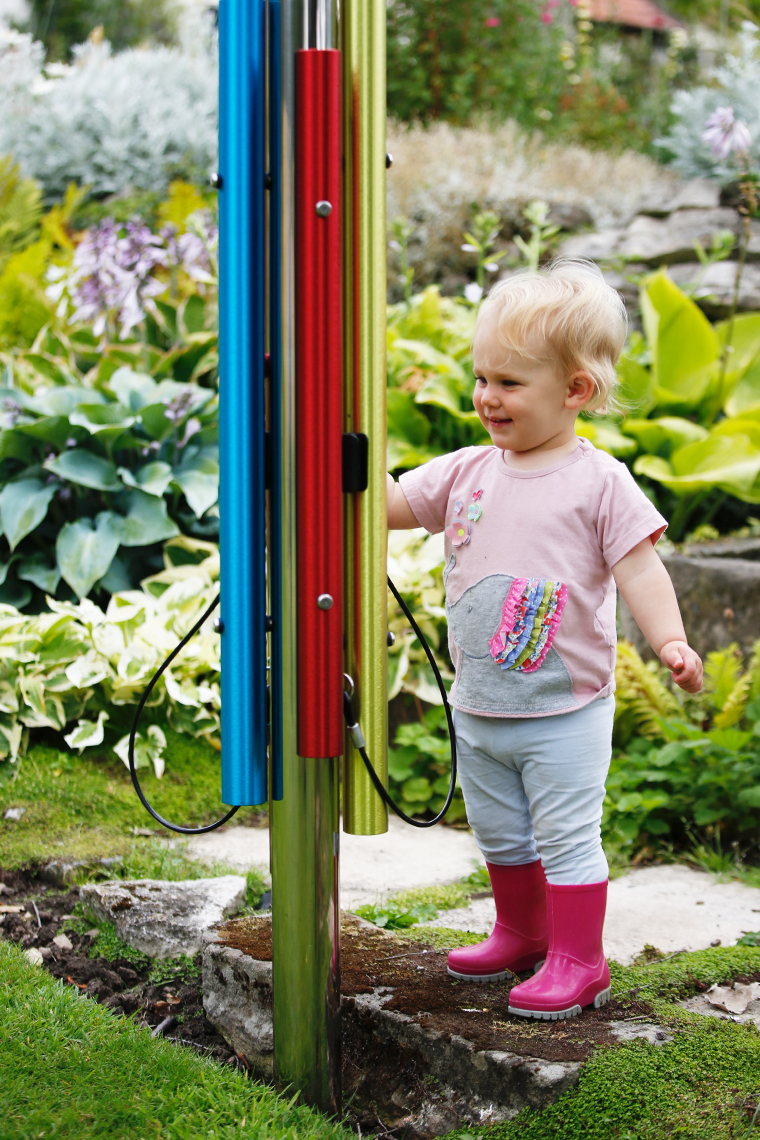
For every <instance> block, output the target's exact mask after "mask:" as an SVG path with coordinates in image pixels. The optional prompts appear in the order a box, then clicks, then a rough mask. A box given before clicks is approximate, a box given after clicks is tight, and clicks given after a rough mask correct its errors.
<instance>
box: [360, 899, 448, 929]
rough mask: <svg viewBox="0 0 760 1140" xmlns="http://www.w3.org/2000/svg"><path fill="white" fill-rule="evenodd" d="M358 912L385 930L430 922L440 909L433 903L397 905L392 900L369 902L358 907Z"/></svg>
mask: <svg viewBox="0 0 760 1140" xmlns="http://www.w3.org/2000/svg"><path fill="white" fill-rule="evenodd" d="M356 913H357V914H358V915H359V917H360V918H364V919H366V920H367V922H373V923H374V924H375V926H380V927H382V928H383V929H384V930H406V929H407V928H408V927H410V926H416V925H417V923H418V922H430V920H431V919H433V918H437V916H438V911H437V910H436V909H435V907H434V906H433V905H432V903H418V904H417V905H415V906H410V907H403V906H397V905H395V904H394V903H392V902H387V903H377V904H375V903H368V904H367V905H366V906H359V907H357V908H356Z"/></svg>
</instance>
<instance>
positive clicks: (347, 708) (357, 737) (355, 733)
mask: <svg viewBox="0 0 760 1140" xmlns="http://www.w3.org/2000/svg"><path fill="white" fill-rule="evenodd" d="M388 585H389V587H390V590H391V593H392V594H393V596H394V598H395V599H396V601H397V602H398V604H399V605H400V606H401V609H402V611H403V613H404V615H405V617H406V619H407V621H408V622H409V624H410V626H411V627H412V629H413V631H414V633H415V634H416V636H417V638H418V640H419V643H420V645H421V646H422V648H423V649H424V651H425V655H426V657H427V659H428V661H429V662H430V667H431V668H432V670H433V675H434V676H435V680H436V684H437V685H438V688H439V690H440V693H441V697H442V698H443V707H444V710H445V713H446V723H447V726H448V730H449V740H450V741H451V779H450V781H449V790H448V794H447V796H446V800H445V802H444V805H443V807H442V808H441V810H440V811H439V812H438V815H436V816H435V818H434V819H428V820H420V819H413V818H412V817H411V816H409V815H407V814H406V812H403V811H402V810H401V808H400V807H398V805H397V804H395V803H394V802H393V800H392V799H391V797H390V795H389V794H388V792H387V791H386V789H385V787H384V785H383V783H382V781H381V779H380V777H379V776H378V774H377V772H376V771H375V769H374V768H373V766H372V761H371V760H370V758H369V756H368V755H367V750H366V747H365V740H364V736H363V735H362V730H361V728H360V727H359V724H358V723H357V720H356V716H355V714H354V709H353V704H352V702H351V695H350V693H348V692H346V691H344V693H343V714H344V716H345V718H346V724H347V725H348V731H349V732H350V733H351V737H352V739H353V742H354V746H355V748H356V750H357V751H358V753H359V755H360V756H361V758H362V760H363V761H364V764H365V766H366V768H367V771H368V772H369V776H370V779H371V780H372V783H373V785H374V788H375V791H376V792H377V794H378V795H379V796H380V798H381V799H382V800H383V802H384V803H386V804H387V805H388V807H389V808H391V810H392V811H394V812H395V813H396V815H397V816H398V817H399V819H403V821H404V823H408V824H409V825H410V826H411V827H433V825H434V824H436V823H440V821H441V820H442V819H443V817H444V816H445V815H446V813H447V811H448V810H449V808H450V807H451V801H452V800H453V798H454V792H455V790H456V780H457V743H456V734H455V732H454V722H453V720H452V717H451V705H450V704H449V697H448V693H447V692H446V686H445V685H444V683H443V678H442V677H441V673H440V670H439V668H438V666H437V664H436V661H435V657H434V656H433V651H432V649H431V648H430V646H429V644H428V642H427V639H426V637H425V635H424V633H423V632H422V630H421V629H420V627H419V626H418V625H417V622H416V621H415V619H414V615H413V614H412V613H411V611H410V610H409V607H408V606H407V604H406V602H405V601H404V599H403V598H402V597H401V595H400V594H399V592H398V590H397V589H396V587H395V586H394V584H393V582H392V581H391V579H390V578H388ZM218 605H219V595H218V594H217V596H216V597H215V598H214V600H213V601H212V602H211V604H210V605H209V606H208V608H207V609H206V610H205V611H204V613H203V614H202V615H201V616H200V618H199V619H198V621H197V622H196V623H195V625H194V626H193V627H192V629H191V630H190V631H189V632H188V633H186V634H185V636H184V637H183V638H182V640H181V641H180V642H179V644H178V645H177V646H176V647H175V648H174V649H173V650H172V652H171V653H170V654H169V656H168V657H167V658H166V660H165V661H164V663H163V665H161V667H160V669H158V670H157V672H156V673H155V674H154V675H153V677H152V678H151V679H150V681H149V683H148V685H147V687H146V689H145V691H144V693H143V695H142V696H141V698H140V702H139V704H138V706H137V710H136V712H135V715H134V719H133V720H132V728H131V729H130V733H129V747H128V758H129V774H130V776H131V777H132V784H133V786H134V789H135V791H136V792H137V795H138V798H139V800H140V803H141V804H142V805H143V807H144V808H145V810H146V811H147V812H149V814H150V815H152V816H153V818H154V819H155V820H156V821H157V823H160V824H161V825H162V827H167V828H169V830H170V831H176V832H179V834H180V835H204V834H205V833H206V832H208V831H215V830H216V828H217V827H221V826H222V824H224V823H227V821H228V820H230V819H232V817H233V815H234V814H235V812H236V811H238V808H237V807H233V808H230V810H229V811H228V812H227V814H226V815H223V816H222V817H221V819H218V820H216V822H215V823H209V824H207V825H206V826H205V827H181V826H180V825H179V824H177V823H170V822H169V820H167V819H164V818H163V816H160V815H159V814H158V812H157V811H155V810H154V808H153V807H152V806H151V804H150V803H149V802H148V800H147V798H146V796H145V793H144V792H143V790H142V788H141V787H140V781H139V780H138V778H137V768H136V765H135V737H136V736H137V728H138V725H139V723H140V717H141V716H142V713H143V709H144V708H145V705H146V703H147V701H148V698H149V697H150V694H151V693H152V692H153V690H154V688H155V687H156V684H157V682H158V680H159V678H160V677H161V676H162V675H163V674H164V672H165V671H166V670H167V669H168V668H169V666H170V665H171V663H172V661H173V660H174V658H175V657H176V656H177V654H178V653H179V652H180V650H182V649H184V647H185V646H186V645H187V643H188V641H190V639H191V638H193V637H195V635H196V633H197V632H198V630H199V629H200V628H201V626H202V625H203V623H204V622H205V621H206V619H207V618H208V617H209V616H210V614H212V613H213V612H214V610H215V609H216V607H217V606H218Z"/></svg>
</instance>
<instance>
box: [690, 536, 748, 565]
mask: <svg viewBox="0 0 760 1140" xmlns="http://www.w3.org/2000/svg"><path fill="white" fill-rule="evenodd" d="M681 553H682V554H685V555H686V557H687V558H742V559H745V560H746V561H748V562H760V538H717V539H715V541H714V542H689V543H687V544H686V545H685V546H684V547H683V548H682V551H681Z"/></svg>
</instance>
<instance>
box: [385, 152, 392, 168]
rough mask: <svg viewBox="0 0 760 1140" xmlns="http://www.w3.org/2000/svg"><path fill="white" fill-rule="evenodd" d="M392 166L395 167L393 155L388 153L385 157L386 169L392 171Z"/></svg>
mask: <svg viewBox="0 0 760 1140" xmlns="http://www.w3.org/2000/svg"><path fill="white" fill-rule="evenodd" d="M392 166H393V155H392V154H387V153H386V155H385V169H386V170H390V168H391V167H392Z"/></svg>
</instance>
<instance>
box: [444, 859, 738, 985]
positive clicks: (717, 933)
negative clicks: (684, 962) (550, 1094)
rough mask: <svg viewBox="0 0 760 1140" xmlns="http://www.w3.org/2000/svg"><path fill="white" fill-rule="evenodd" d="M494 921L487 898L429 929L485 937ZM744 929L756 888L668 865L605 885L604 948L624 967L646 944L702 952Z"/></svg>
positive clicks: (446, 916)
mask: <svg viewBox="0 0 760 1140" xmlns="http://www.w3.org/2000/svg"><path fill="white" fill-rule="evenodd" d="M495 919H496V911H495V909H494V904H493V900H492V899H490V898H486V899H475V900H474V901H473V902H472V903H471V904H470V906H468V907H462V908H460V909H457V910H448V911H441V912H440V913H439V916H438V918H437V919H435V920H434V921H433V922H432V923H430V924H429V925H430V926H448V927H452V928H453V929H455V930H472V931H474V932H476V933H484V934H486V933H490V931H491V930H492V929H493V924H494V921H495ZM748 930H760V890H759V889H757V888H756V887H748V886H746V885H745V884H744V883H739V882H729V883H724V882H721V881H720V880H719V879H717V878H716V877H715V876H714V875H709V874H707V873H706V872H705V871H695V870H693V869H692V868H691V867H684V866H682V865H680V864H666V865H661V866H654V867H641V868H637V869H636V870H633V871H629V873H628V874H627V875H622V876H621V877H620V878H618V879H613V880H612V882H611V883H610V886H609V894H608V898H607V917H606V920H605V924H604V949H605V953H606V954H607V956H608V957H609V958H613V959H614V960H615V961H616V962H620V963H621V965H624V966H628V965H630V964H631V962H632V961H633V959H634V958H635V957H636V955H637V954H640V953H641V951H642V950H643V949H644V946H645V945H646V944H647V943H648V944H649V945H650V946H656V947H657V949H658V950H662V951H663V952H664V953H666V954H671V953H673V952H674V951H675V950H705V949H707V947H708V946H710V945H711V944H712V943H713V942H714V941H715V940H716V939H720V941H721V943H722V945H724V946H732V945H734V943H735V942H736V941H737V939H738V938H739V937H740V936H741V935H742V934H743V933H745V932H746V931H748Z"/></svg>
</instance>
